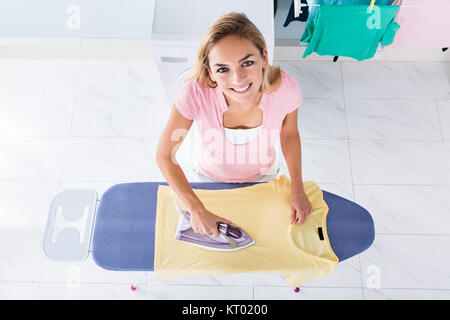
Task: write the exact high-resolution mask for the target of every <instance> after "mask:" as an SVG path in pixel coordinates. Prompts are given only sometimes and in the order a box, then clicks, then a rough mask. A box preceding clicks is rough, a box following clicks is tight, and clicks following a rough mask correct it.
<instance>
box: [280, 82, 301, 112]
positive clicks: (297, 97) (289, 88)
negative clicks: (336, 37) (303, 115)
mask: <svg viewBox="0 0 450 320" xmlns="http://www.w3.org/2000/svg"><path fill="white" fill-rule="evenodd" d="M283 80H284V81H285V85H284V88H283V89H284V90H283V91H284V96H285V99H284V103H283V106H284V108H285V114H288V113H291V112H292V111H294V110H295V109H297V108H298V107H300V105H301V104H302V102H303V97H302V93H301V92H300V86H299V85H298V82H297V80H295V79H294V78H293V77H291V76H290V75H289V74H286V77H285V78H284V79H283Z"/></svg>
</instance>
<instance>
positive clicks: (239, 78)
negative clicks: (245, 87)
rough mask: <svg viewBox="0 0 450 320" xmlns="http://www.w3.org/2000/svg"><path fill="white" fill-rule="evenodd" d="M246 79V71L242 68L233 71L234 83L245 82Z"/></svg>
mask: <svg viewBox="0 0 450 320" xmlns="http://www.w3.org/2000/svg"><path fill="white" fill-rule="evenodd" d="M244 79H245V73H244V72H243V71H241V70H238V71H235V72H234V73H233V83H234V84H243V81H244Z"/></svg>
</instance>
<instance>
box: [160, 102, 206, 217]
mask: <svg viewBox="0 0 450 320" xmlns="http://www.w3.org/2000/svg"><path fill="white" fill-rule="evenodd" d="M192 123H193V120H188V119H186V118H184V117H183V116H182V115H181V114H180V112H179V111H178V110H177V108H176V107H175V105H174V106H173V108H172V113H171V115H170V118H169V120H168V122H167V124H166V127H165V128H164V130H163V132H162V134H161V137H160V139H159V142H158V147H157V151H156V163H157V165H158V167H159V168H160V170H161V173H162V174H163V176H164V178H166V180H167V183H168V184H169V185H170V186H171V187H172V189H173V191H174V192H175V193H176V194H178V195H179V197H180V199H181V200H182V201H183V203H184V204H186V206H187V207H188V209H189V210H195V209H198V208H202V207H203V204H202V202H201V201H200V199H199V198H198V197H197V196H196V194H195V193H194V191H193V190H192V188H191V186H190V184H189V182H188V180H187V178H186V176H185V174H184V172H183V170H182V169H181V167H180V165H179V164H178V162H177V160H176V157H175V154H176V152H177V150H178V148H179V147H180V146H181V144H182V142H183V140H184V138H185V136H186V135H187V133H188V132H189V129H190V128H191V126H192Z"/></svg>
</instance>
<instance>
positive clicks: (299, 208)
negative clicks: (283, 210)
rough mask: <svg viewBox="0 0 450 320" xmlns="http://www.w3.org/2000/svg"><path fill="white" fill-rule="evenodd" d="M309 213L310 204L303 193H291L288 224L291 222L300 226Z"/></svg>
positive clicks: (310, 209)
mask: <svg viewBox="0 0 450 320" xmlns="http://www.w3.org/2000/svg"><path fill="white" fill-rule="evenodd" d="M311 211H312V207H311V203H310V202H309V199H308V197H307V196H306V194H305V192H304V191H299V192H291V220H290V222H289V224H291V223H293V222H295V223H297V224H302V223H303V222H304V221H305V219H306V217H307V216H308V215H309V214H310V213H311Z"/></svg>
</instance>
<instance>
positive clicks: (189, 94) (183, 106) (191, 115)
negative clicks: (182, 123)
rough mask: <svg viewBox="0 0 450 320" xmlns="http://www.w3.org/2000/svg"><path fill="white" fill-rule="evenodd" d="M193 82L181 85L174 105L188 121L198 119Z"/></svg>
mask: <svg viewBox="0 0 450 320" xmlns="http://www.w3.org/2000/svg"><path fill="white" fill-rule="evenodd" d="M195 90H196V89H195V80H189V81H187V82H185V83H183V85H182V87H181V89H180V90H179V92H178V94H177V96H176V98H175V101H174V104H175V107H176V108H177V110H178V111H179V112H180V113H181V114H182V115H183V117H185V118H186V119H189V120H194V119H197V118H198V110H199V108H198V101H197V99H196V98H195Z"/></svg>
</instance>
